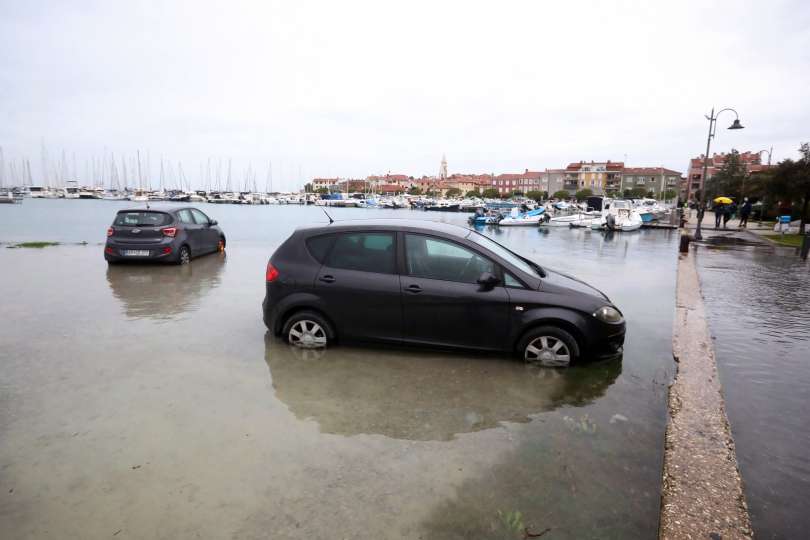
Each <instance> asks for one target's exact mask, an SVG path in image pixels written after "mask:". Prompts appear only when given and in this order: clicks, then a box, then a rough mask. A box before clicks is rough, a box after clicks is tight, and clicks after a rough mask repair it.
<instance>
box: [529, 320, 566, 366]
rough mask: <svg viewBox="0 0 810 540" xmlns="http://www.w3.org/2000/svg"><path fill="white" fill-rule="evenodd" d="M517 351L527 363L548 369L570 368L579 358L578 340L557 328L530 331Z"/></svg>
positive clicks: (545, 327)
mask: <svg viewBox="0 0 810 540" xmlns="http://www.w3.org/2000/svg"><path fill="white" fill-rule="evenodd" d="M517 349H518V352H519V353H520V355H521V356H522V357H523V360H524V361H525V362H527V363H530V364H538V365H541V366H546V367H568V366H569V365H571V364H572V363H573V362H576V360H577V359H578V358H579V344H578V343H577V340H576V339H574V336H572V335H571V334H570V333H568V332H566V331H565V330H563V329H562V328H559V327H556V326H539V327H537V328H533V329H531V330H529V331H528V332H526V334H525V335H524V336H523V338H522V339H521V340H520V343H519V344H518V347H517Z"/></svg>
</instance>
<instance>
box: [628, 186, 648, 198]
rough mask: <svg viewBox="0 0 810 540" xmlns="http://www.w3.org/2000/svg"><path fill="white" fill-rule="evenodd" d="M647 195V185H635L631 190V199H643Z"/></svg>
mask: <svg viewBox="0 0 810 540" xmlns="http://www.w3.org/2000/svg"><path fill="white" fill-rule="evenodd" d="M646 195H647V188H645V187H641V186H639V187H634V188H633V189H631V190H630V198H631V199H643V198H644V197H645V196H646Z"/></svg>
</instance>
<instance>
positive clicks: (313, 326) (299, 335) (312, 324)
mask: <svg viewBox="0 0 810 540" xmlns="http://www.w3.org/2000/svg"><path fill="white" fill-rule="evenodd" d="M281 333H282V335H283V336H284V338H285V339H286V340H287V343H289V344H290V345H295V346H296V347H301V348H304V349H319V348H323V347H326V346H327V345H329V342H330V340H331V336H333V334H332V329H331V327H330V326H329V323H328V322H327V321H326V319H324V318H323V317H322V316H321V315H319V314H318V313H315V312H313V311H301V312H298V313H295V314H293V316H292V317H290V318H289V319H287V322H286V323H284V328H283V329H282V331H281Z"/></svg>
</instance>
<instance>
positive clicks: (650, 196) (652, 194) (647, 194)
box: [644, 189, 655, 199]
mask: <svg viewBox="0 0 810 540" xmlns="http://www.w3.org/2000/svg"><path fill="white" fill-rule="evenodd" d="M644 196H645V197H647V198H648V199H654V198H655V192H654V191H653V190H651V189H650V190H648V191H647V193H645V194H644Z"/></svg>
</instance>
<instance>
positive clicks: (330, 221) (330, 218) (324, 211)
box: [321, 208, 335, 225]
mask: <svg viewBox="0 0 810 540" xmlns="http://www.w3.org/2000/svg"><path fill="white" fill-rule="evenodd" d="M321 210H322V211H323V213H324V214H326V217H328V218H329V225H331V224H332V223H334V222H335V220H334V219H332V216H330V215H329V214H327V213H326V210H324V209H323V208H321Z"/></svg>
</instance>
